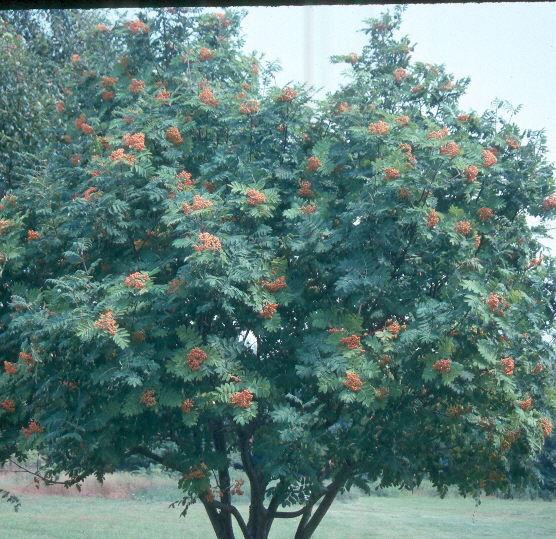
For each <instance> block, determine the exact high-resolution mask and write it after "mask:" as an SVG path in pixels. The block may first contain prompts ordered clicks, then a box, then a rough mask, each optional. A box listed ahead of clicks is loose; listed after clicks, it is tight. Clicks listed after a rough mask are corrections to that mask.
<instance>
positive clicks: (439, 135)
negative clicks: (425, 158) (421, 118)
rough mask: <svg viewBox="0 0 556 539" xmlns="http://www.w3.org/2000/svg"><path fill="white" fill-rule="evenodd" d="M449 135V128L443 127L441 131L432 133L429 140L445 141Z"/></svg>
mask: <svg viewBox="0 0 556 539" xmlns="http://www.w3.org/2000/svg"><path fill="white" fill-rule="evenodd" d="M448 134H449V132H448V128H447V127H443V128H442V129H440V131H431V132H430V133H429V134H428V135H427V138H428V139H429V140H440V139H443V138H444V137H447V136H448Z"/></svg>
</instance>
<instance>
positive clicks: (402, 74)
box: [392, 67, 409, 82]
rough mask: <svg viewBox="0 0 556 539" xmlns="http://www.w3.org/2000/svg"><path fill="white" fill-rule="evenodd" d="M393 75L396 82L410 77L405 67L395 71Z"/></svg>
mask: <svg viewBox="0 0 556 539" xmlns="http://www.w3.org/2000/svg"><path fill="white" fill-rule="evenodd" d="M392 75H394V78H395V79H396V82H400V81H401V80H402V79H405V78H406V77H409V73H408V72H407V71H406V70H405V69H404V68H403V67H398V68H397V69H394V71H392Z"/></svg>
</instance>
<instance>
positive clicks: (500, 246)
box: [0, 8, 556, 539]
mask: <svg viewBox="0 0 556 539" xmlns="http://www.w3.org/2000/svg"><path fill="white" fill-rule="evenodd" d="M401 11H402V10H400V9H397V10H395V11H394V12H393V13H392V14H385V15H383V16H382V17H381V18H380V19H371V20H368V21H366V26H365V28H364V32H365V33H366V34H367V37H368V44H367V45H366V46H365V47H364V48H363V50H362V51H361V52H360V53H350V52H347V53H346V54H344V55H341V56H337V57H334V58H333V59H332V60H333V61H335V62H345V63H346V65H347V66H348V67H349V69H350V70H351V76H350V79H349V81H348V82H347V83H346V84H345V85H343V86H342V87H341V88H339V90H338V91H337V92H335V93H333V94H330V95H328V96H327V97H326V99H324V100H320V101H316V100H315V99H313V95H312V90H311V89H310V88H307V87H306V86H304V85H299V84H293V83H292V84H291V85H290V86H287V87H285V88H278V87H275V86H274V85H273V73H274V71H275V70H276V67H275V65H274V64H272V63H269V62H266V61H265V60H264V58H263V57H262V56H260V55H258V54H253V55H250V54H245V53H244V52H243V51H242V39H241V35H240V30H239V29H240V22H241V17H242V12H241V11H236V10H225V11H224V12H223V13H206V12H204V11H202V10H198V9H189V8H171V9H165V10H150V11H148V12H144V13H142V14H141V15H140V16H139V18H138V19H137V20H135V21H127V22H123V21H118V22H117V23H116V24H114V26H113V28H108V26H107V25H108V22H106V21H104V23H101V22H99V21H96V20H93V19H92V18H88V16H79V17H77V18H74V19H68V20H75V21H77V20H78V21H80V22H79V24H80V26H79V31H80V37H81V40H80V43H81V46H80V48H79V49H75V50H73V51H72V50H69V49H68V47H67V46H65V47H62V48H56V50H63V51H65V53H64V54H65V56H64V57H63V58H61V59H59V60H56V58H54V59H53V60H52V61H55V60H56V61H58V65H59V72H57V75H56V81H55V84H52V86H48V87H47V89H45V90H44V91H43V90H41V89H39V88H37V87H33V88H30V89H28V90H27V91H28V92H37V91H40V92H41V96H42V97H41V99H43V101H41V102H44V103H45V106H44V107H41V108H40V110H37V111H35V112H34V114H33V118H34V121H36V122H37V123H38V124H40V126H41V127H40V128H41V131H40V133H41V137H40V139H39V140H38V141H37V143H36V144H35V145H33V146H32V147H29V148H28V150H29V151H28V152H27V153H24V154H23V153H22V154H21V155H20V157H19V161H18V163H19V165H18V169H17V171H13V172H11V173H10V174H14V175H15V174H16V173H17V181H15V180H14V179H13V178H12V176H10V178H8V180H10V181H9V182H8V183H7V184H6V187H5V192H4V193H3V198H2V200H1V202H0V207H1V209H0V251H1V253H0V271H1V272H2V282H1V294H0V295H1V297H2V298H4V299H3V303H2V306H1V310H0V323H1V329H2V338H1V339H0V353H1V355H2V358H3V369H2V372H1V374H0V463H1V462H5V461H6V460H8V459H9V458H16V459H24V458H25V456H26V455H27V454H28V453H29V451H31V450H39V451H41V453H42V454H44V455H45V458H46V462H45V468H44V470H43V471H42V472H41V477H42V478H44V479H46V480H54V478H55V477H57V476H58V475H59V474H60V473H62V472H64V473H66V474H68V476H69V478H70V479H69V480H67V481H66V483H67V484H68V485H69V484H75V483H79V482H80V481H81V480H82V479H83V478H85V477H87V476H88V475H91V474H94V475H96V476H97V477H98V478H99V479H100V478H102V477H103V476H104V474H106V473H108V472H110V471H113V470H114V469H115V468H117V467H118V466H119V465H121V464H122V463H123V462H125V460H126V459H127V458H128V457H129V456H131V455H143V456H146V457H148V458H150V459H152V460H153V461H155V462H158V463H161V464H163V465H164V466H165V467H167V468H168V469H170V470H174V471H177V472H179V473H180V476H181V479H180V482H179V485H180V487H181V488H182V490H183V492H184V499H183V504H184V505H185V507H186V508H187V507H188V505H189V504H191V503H195V502H200V503H202V504H203V505H204V507H205V509H206V512H207V515H208V517H209V518H210V521H211V523H212V525H213V528H214V531H215V533H216V535H217V536H218V537H225V538H231V537H233V536H234V532H233V529H232V521H233V520H235V521H236V523H237V525H239V527H240V528H241V531H242V533H243V535H244V536H245V537H246V538H257V539H258V538H264V537H267V535H268V532H269V530H270V527H271V525H272V522H273V520H274V519H275V518H295V517H299V524H298V528H297V533H296V538H297V539H301V538H308V537H310V536H311V535H312V534H313V533H314V531H315V529H316V527H317V526H318V524H319V523H320V521H321V520H322V517H323V516H324V514H325V513H326V511H327V510H328V508H329V507H330V505H331V504H332V502H333V500H334V498H335V497H336V495H337V494H338V492H341V491H343V490H345V489H349V488H351V487H352V486H354V485H355V486H357V487H359V488H362V489H363V490H368V488H369V485H370V484H371V483H373V482H376V481H380V485H381V486H384V487H385V486H392V485H396V486H400V487H402V488H410V489H411V488H413V487H415V486H417V485H419V484H420V482H421V481H422V480H423V478H425V477H428V478H430V480H431V481H432V482H433V484H434V485H435V486H436V487H437V489H438V490H439V492H440V493H441V494H444V493H445V492H446V491H447V488H448V487H449V486H450V485H456V486H457V487H458V488H459V491H460V492H461V493H462V494H464V495H474V496H479V495H480V493H481V492H486V493H492V492H495V491H499V492H505V493H511V492H512V491H513V489H515V488H521V487H524V486H527V485H529V484H531V482H532V481H534V477H535V472H534V466H533V459H534V456H535V453H536V452H538V451H539V450H540V449H541V448H542V446H543V443H544V439H545V438H546V437H548V436H549V435H550V433H551V428H552V423H551V414H553V413H554V409H553V407H554V389H553V388H551V380H553V372H552V370H553V363H554V346H553V344H552V341H551V337H552V334H553V322H554V312H555V311H554V308H555V288H554V261H553V259H552V258H551V257H550V256H547V255H546V254H543V252H542V246H541V244H540V242H539V238H540V237H542V235H543V234H546V227H545V225H544V222H545V220H546V219H548V218H551V217H552V216H553V213H554V208H555V207H556V196H554V195H553V192H554V181H553V179H552V168H551V166H550V165H549V163H547V161H546V159H545V157H544V155H545V151H546V149H545V142H544V136H543V133H542V132H535V131H530V130H522V129H520V128H519V127H518V126H517V125H515V123H513V122H512V119H511V115H512V110H511V109H510V108H509V107H508V106H507V105H506V104H505V103H504V102H502V101H498V102H496V103H495V106H494V109H493V110H489V111H486V112H484V113H482V114H478V113H476V112H473V111H464V110H461V109H460V107H459V105H458V100H459V98H460V97H461V95H462V94H463V93H464V92H465V89H466V86H467V85H468V82H469V80H468V79H464V80H455V79H454V78H453V77H452V76H450V74H449V73H448V72H447V71H446V69H445V68H444V67H443V66H438V65H430V64H424V63H420V62H412V61H411V52H412V45H411V43H410V41H409V39H408V38H406V37H402V38H398V37H397V32H398V30H399V26H400V21H401ZM8 20H10V19H9V17H6V20H5V21H4V22H5V24H4V25H3V29H2V30H1V34H0V40H3V41H4V42H5V43H6V42H8V41H9V42H10V43H12V42H13V45H10V46H13V47H15V48H14V49H13V50H11V51H7V50H6V48H4V52H2V55H3V57H4V56H8V57H9V58H13V55H14V54H21V55H24V56H25V57H26V58H32V57H33V56H32V55H36V54H40V51H39V52H37V51H36V50H35V49H36V47H35V49H34V48H33V46H32V45H33V43H34V42H33V38H32V37H31V38H26V37H23V36H16V35H15V34H14V32H13V31H10V30H11V29H10V24H15V23H16V22H17V21H12V22H11V23H9V22H8ZM60 47H61V46H60ZM42 54H46V53H44V52H43V53H42ZM48 54H50V55H51V56H52V54H53V53H51V52H50V53H48ZM0 65H2V66H3V67H2V68H1V69H7V70H8V71H9V73H10V76H13V73H14V68H12V67H10V64H5V63H4V64H0ZM33 65H34V64H33ZM30 69H31V70H33V69H39V67H36V68H35V67H33V66H30ZM35 75H36V72H35ZM29 95H33V94H32V93H31V94H29V93H27V94H25V96H29ZM508 116H509V118H508ZM18 148H19V149H20V150H21V149H22V148H23V149H25V141H24V140H23V139H22V142H19V143H18ZM20 153H21V152H20ZM14 178H15V176H14ZM12 180H13V181H12ZM531 217H536V218H538V219H539V220H540V223H541V224H539V225H535V226H533V225H532V224H531V220H530V218H531ZM236 469H242V470H243V471H244V472H245V474H246V476H247V478H248V482H249V487H250V506H249V515H248V516H245V515H243V516H242V515H241V513H240V511H239V510H238V509H237V507H236V505H235V500H237V497H238V496H239V495H240V494H241V493H242V483H241V480H240V479H239V478H238V477H236V476H235V475H234V474H235V470H236ZM292 505H293V506H299V505H300V506H301V508H300V509H293V510H283V508H285V507H288V506H292Z"/></svg>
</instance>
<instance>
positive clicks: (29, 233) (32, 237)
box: [27, 230, 41, 241]
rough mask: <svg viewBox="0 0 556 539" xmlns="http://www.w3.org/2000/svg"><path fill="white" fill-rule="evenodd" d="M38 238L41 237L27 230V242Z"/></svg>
mask: <svg viewBox="0 0 556 539" xmlns="http://www.w3.org/2000/svg"><path fill="white" fill-rule="evenodd" d="M40 237H41V235H40V234H39V233H38V232H36V231H34V230H28V231H27V240H28V241H33V240H38V239H39V238H40Z"/></svg>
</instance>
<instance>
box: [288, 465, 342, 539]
mask: <svg viewBox="0 0 556 539" xmlns="http://www.w3.org/2000/svg"><path fill="white" fill-rule="evenodd" d="M351 472H352V467H351V466H349V465H347V466H346V467H345V468H343V469H342V470H340V472H339V473H338V475H337V476H336V479H334V481H332V483H330V485H328V487H326V492H325V494H324V499H323V500H322V502H321V503H320V504H319V506H318V508H317V510H316V511H315V514H314V515H313V516H312V517H310V518H309V515H308V514H307V513H306V514H304V515H303V518H302V519H301V522H300V523H299V526H298V528H297V532H296V534H295V539H308V538H309V537H311V535H313V533H314V531H315V530H316V528H317V526H318V525H319V524H320V522H321V520H322V519H323V517H324V515H325V514H326V512H327V511H328V509H330V506H331V505H332V502H333V501H334V498H336V495H337V494H338V491H339V490H340V488H341V487H342V485H343V484H344V482H345V480H346V479H347V478H348V476H349V475H350V473H351ZM319 497H320V496H319ZM317 500H318V498H317ZM315 502H316V500H315ZM315 502H313V504H312V505H310V506H308V507H312V506H313V505H314V504H315Z"/></svg>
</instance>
